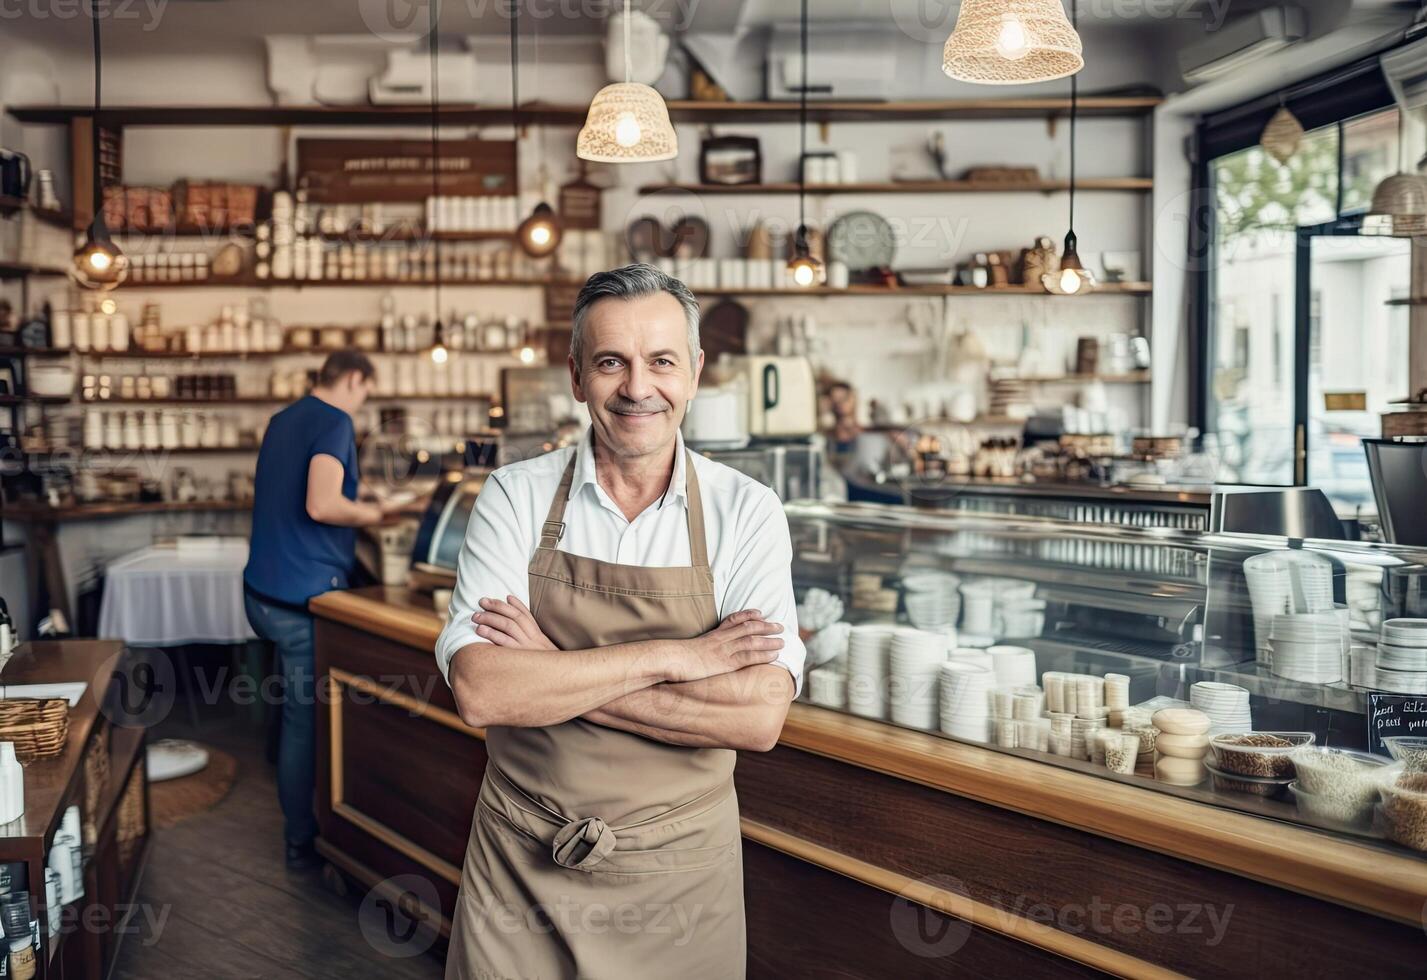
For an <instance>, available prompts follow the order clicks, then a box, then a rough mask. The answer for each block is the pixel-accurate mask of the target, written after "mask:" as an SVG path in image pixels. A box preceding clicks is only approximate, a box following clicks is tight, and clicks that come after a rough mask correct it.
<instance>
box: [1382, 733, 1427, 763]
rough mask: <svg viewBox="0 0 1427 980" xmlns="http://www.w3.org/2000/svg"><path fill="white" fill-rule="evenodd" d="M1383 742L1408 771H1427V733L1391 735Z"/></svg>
mask: <svg viewBox="0 0 1427 980" xmlns="http://www.w3.org/2000/svg"><path fill="white" fill-rule="evenodd" d="M1382 744H1383V745H1386V746H1387V750H1388V751H1389V752H1391V753H1392V757H1393V758H1394V759H1396V760H1397V761H1398V762H1400V763H1402V768H1403V769H1405V770H1406V771H1407V772H1427V735H1391V736H1389V737H1387V738H1385V739H1383V740H1382Z"/></svg>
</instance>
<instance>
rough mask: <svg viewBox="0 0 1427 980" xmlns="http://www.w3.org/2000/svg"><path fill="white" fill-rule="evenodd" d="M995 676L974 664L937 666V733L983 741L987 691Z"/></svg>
mask: <svg viewBox="0 0 1427 980" xmlns="http://www.w3.org/2000/svg"><path fill="white" fill-rule="evenodd" d="M995 687H996V675H995V674H994V673H992V672H991V671H990V670H988V669H987V668H985V667H982V666H980V665H978V664H971V663H965V662H963V661H959V660H948V661H947V662H946V663H944V664H942V665H941V730H942V731H944V732H946V734H948V735H951V736H953V737H955V738H964V739H966V740H968V741H972V742H985V741H987V739H988V738H989V736H990V726H991V691H992V690H993V689H994V688H995Z"/></svg>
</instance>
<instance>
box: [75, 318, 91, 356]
mask: <svg viewBox="0 0 1427 980" xmlns="http://www.w3.org/2000/svg"><path fill="white" fill-rule="evenodd" d="M89 343H90V336H89V314H88V313H86V312H85V311H84V310H76V311H75V314H74V349H75V350H80V351H87V350H89Z"/></svg>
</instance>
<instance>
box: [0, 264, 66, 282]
mask: <svg viewBox="0 0 1427 980" xmlns="http://www.w3.org/2000/svg"><path fill="white" fill-rule="evenodd" d="M67 275H69V270H68V269H61V268H59V267H58V266H51V265H35V264H34V263H32V262H0V279H19V278H21V277H23V276H67Z"/></svg>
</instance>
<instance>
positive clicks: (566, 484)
mask: <svg viewBox="0 0 1427 980" xmlns="http://www.w3.org/2000/svg"><path fill="white" fill-rule="evenodd" d="M578 455H579V450H576V451H575V453H574V454H573V455H571V456H570V462H569V464H568V465H567V466H566V467H565V472H564V474H563V475H562V476H561V477H560V486H559V488H557V489H556V491H555V499H554V500H551V501H550V510H549V512H548V513H546V515H545V523H544V524H542V525H541V526H540V547H542V548H546V549H549V550H550V551H554V550H555V546H556V545H557V544H559V542H560V539H561V538H563V537H564V536H565V504H567V503H569V500H570V487H571V485H572V484H573V483H574V482H575V457H576V456H578Z"/></svg>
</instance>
